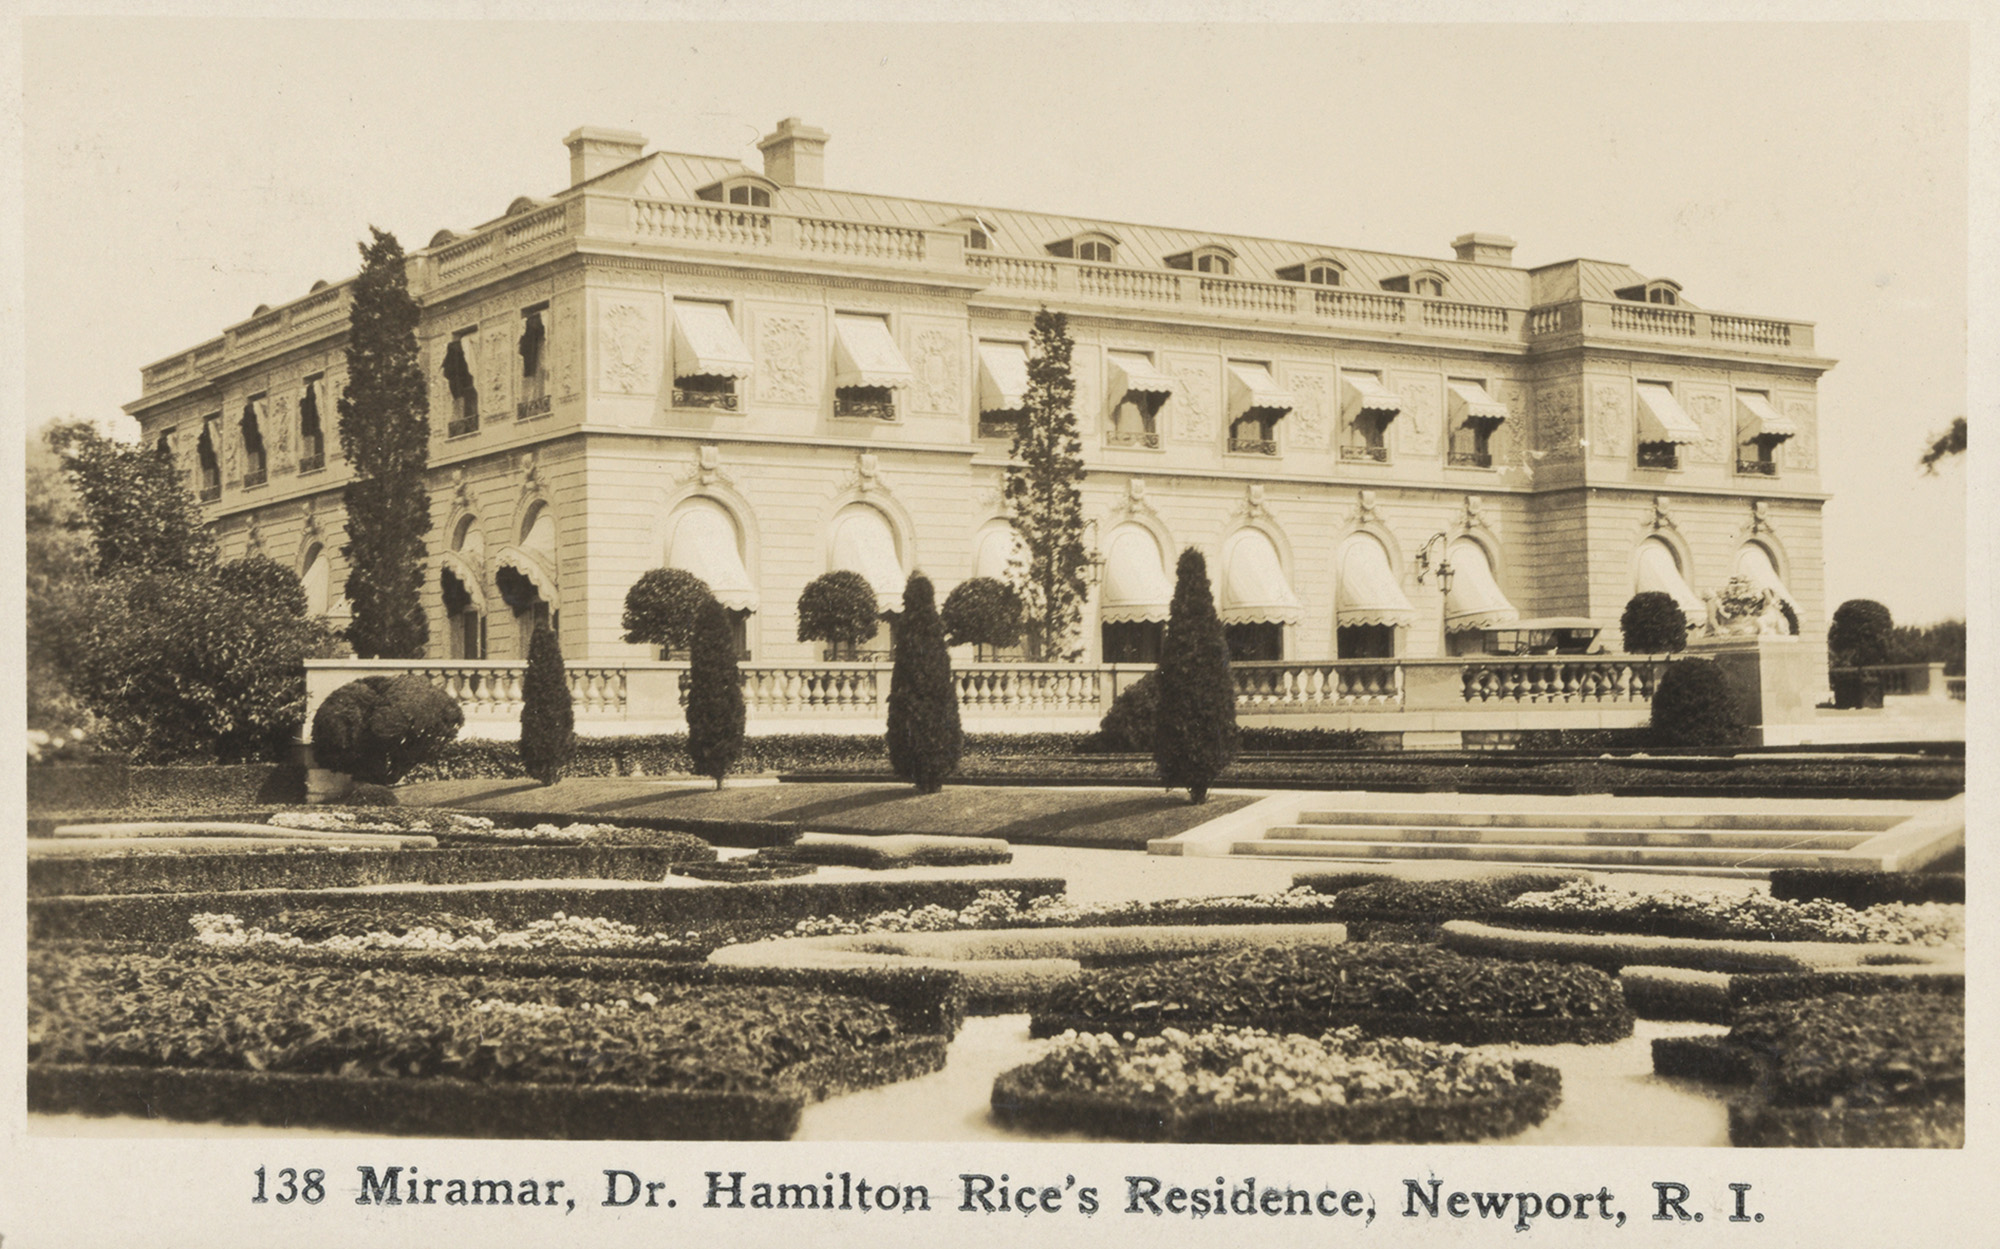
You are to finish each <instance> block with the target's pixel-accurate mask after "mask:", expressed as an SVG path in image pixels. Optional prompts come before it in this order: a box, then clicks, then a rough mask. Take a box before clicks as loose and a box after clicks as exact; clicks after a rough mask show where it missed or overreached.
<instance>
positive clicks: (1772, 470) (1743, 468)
mask: <svg viewBox="0 0 2000 1249" xmlns="http://www.w3.org/2000/svg"><path fill="white" fill-rule="evenodd" d="M1736 471H1737V472H1739V473H1749V474H1751V475H1752V476H1756V477H1776V476H1777V475H1778V462H1777V461H1776V460H1738V461H1736Z"/></svg>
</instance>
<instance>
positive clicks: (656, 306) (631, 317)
mask: <svg viewBox="0 0 2000 1249" xmlns="http://www.w3.org/2000/svg"><path fill="white" fill-rule="evenodd" d="M596 331H597V332H596V335H595V337H596V339H597V389H598V390H599V391H601V392H604V393H606V394H614V395H650V394H653V393H655V392H656V391H657V390H658V388H659V384H660V376H659V373H660V363H659V362H660V303H659V301H658V300H657V299H637V298H631V297H628V296H624V295H609V294H607V295H600V296H599V297H598V301H597V326H596Z"/></svg>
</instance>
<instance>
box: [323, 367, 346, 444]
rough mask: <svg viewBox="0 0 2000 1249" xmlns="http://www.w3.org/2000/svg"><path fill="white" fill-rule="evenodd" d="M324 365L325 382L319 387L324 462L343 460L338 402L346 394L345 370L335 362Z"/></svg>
mask: <svg viewBox="0 0 2000 1249" xmlns="http://www.w3.org/2000/svg"><path fill="white" fill-rule="evenodd" d="M340 359H341V357H338V356H336V357H335V358H334V360H329V361H328V362H327V363H326V366H325V368H326V380H324V381H323V382H321V383H320V386H319V428H320V433H321V434H322V436H324V437H325V439H326V461H327V463H329V464H331V463H333V462H334V461H335V460H340V459H345V458H346V456H347V453H346V451H345V450H344V449H343V448H342V447H341V445H340V401H341V399H342V397H344V396H345V395H346V394H347V370H346V369H345V368H342V367H341V366H340V364H337V363H335V360H340Z"/></svg>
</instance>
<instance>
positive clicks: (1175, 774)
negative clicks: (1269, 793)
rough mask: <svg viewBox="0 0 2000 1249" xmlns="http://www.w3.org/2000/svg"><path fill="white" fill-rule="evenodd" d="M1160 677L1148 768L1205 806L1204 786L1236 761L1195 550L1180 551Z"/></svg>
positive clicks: (1218, 638)
mask: <svg viewBox="0 0 2000 1249" xmlns="http://www.w3.org/2000/svg"><path fill="white" fill-rule="evenodd" d="M1159 675H1160V692H1159V699H1160V711H1159V723H1158V724H1157V726H1156V729H1155V732H1154V735H1153V763H1154V765H1155V766H1156V767H1158V768H1159V772H1160V779H1161V780H1162V781H1164V782H1166V785H1167V788H1169V789H1181V788H1185V789H1186V790H1187V791H1188V800H1189V801H1190V802H1195V803H1201V802H1206V801H1207V800H1208V787H1209V786H1210V785H1211V784H1213V783H1214V781H1215V778H1216V777H1218V776H1220V775H1222V773H1223V771H1224V770H1225V769H1226V768H1228V767H1229V765H1230V764H1231V763H1232V762H1234V761H1235V759H1236V685H1235V682H1234V681H1232V680H1231V679H1230V676H1229V646H1228V644H1227V642H1226V641H1225V640H1224V638H1223V634H1222V621H1221V619H1220V618H1219V617H1218V616H1217V615H1216V614H1215V596H1214V595H1213V594H1212V593H1211V592H1210V590H1209V587H1208V563H1207V561H1206V560H1204V559H1202V557H1201V552H1200V551H1197V550H1195V549H1194V548H1193V547H1189V548H1188V549H1187V550H1185V551H1182V552H1181V559H1180V564H1179V566H1178V568H1176V570H1175V573H1174V602H1173V607H1172V608H1171V609H1170V611H1169V612H1168V615H1167V636H1166V641H1165V643H1164V644H1163V645H1162V647H1161V653H1160V668H1159Z"/></svg>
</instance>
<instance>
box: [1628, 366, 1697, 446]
mask: <svg viewBox="0 0 2000 1249" xmlns="http://www.w3.org/2000/svg"><path fill="white" fill-rule="evenodd" d="M1639 441H1640V442H1650V443H1672V444H1674V445H1675V446H1681V445H1684V444H1688V443H1696V442H1700V441H1701V426H1699V425H1697V424H1695V421H1694V418H1693V417H1691V416H1689V415H1688V414H1687V413H1686V412H1685V411H1683V410H1682V408H1681V405H1680V400H1678V399H1676V398H1674V392H1673V391H1671V390H1668V389H1667V388H1666V387H1665V386H1655V385H1652V384H1651V383H1648V382H1641V383H1639Z"/></svg>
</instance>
